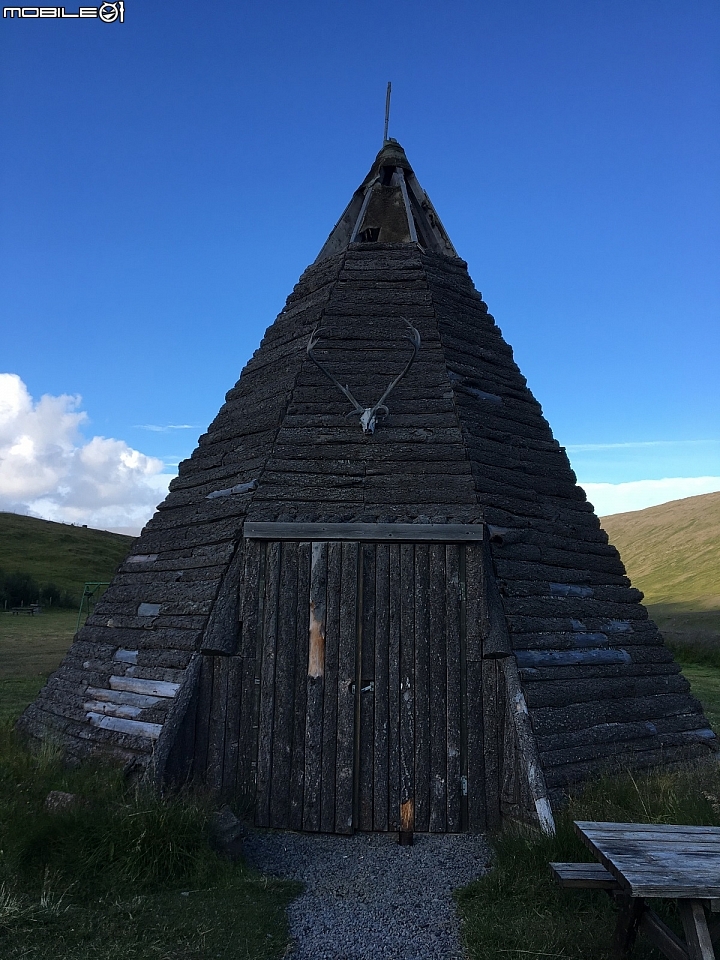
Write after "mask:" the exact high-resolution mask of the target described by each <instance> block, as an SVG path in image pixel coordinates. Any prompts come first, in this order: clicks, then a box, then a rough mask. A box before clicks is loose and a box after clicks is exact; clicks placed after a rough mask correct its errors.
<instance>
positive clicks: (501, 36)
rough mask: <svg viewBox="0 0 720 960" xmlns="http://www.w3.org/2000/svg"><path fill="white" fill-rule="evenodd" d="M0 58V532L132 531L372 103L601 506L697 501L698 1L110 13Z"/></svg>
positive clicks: (130, 9) (219, 396)
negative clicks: (1, 527)
mask: <svg viewBox="0 0 720 960" xmlns="http://www.w3.org/2000/svg"><path fill="white" fill-rule="evenodd" d="M67 10H68V12H71V11H75V10H77V7H74V6H68V7H67ZM0 43H1V50H0V55H1V59H0V82H1V84H2V97H1V101H2V107H1V109H2V130H3V137H2V146H0V162H1V163H2V169H3V171H4V174H3V178H2V187H1V188H0V203H1V205H2V206H1V209H2V234H1V238H0V254H1V257H0V263H1V266H0V284H1V285H2V290H3V297H2V304H0V311H1V313H0V318H1V319H0V325H1V330H2V354H1V355H0V373H4V374H7V375H10V376H9V377H5V378H4V380H2V381H1V382H0V387H2V384H3V383H4V385H5V386H4V390H5V393H4V394H3V392H2V389H0V509H15V510H18V511H20V512H23V511H29V512H34V513H38V514H41V515H46V516H50V517H51V518H53V519H66V520H72V521H74V522H88V521H89V522H90V523H91V525H98V526H102V525H105V526H113V527H122V526H128V527H133V526H137V525H138V524H140V523H141V521H142V519H143V516H144V514H143V511H145V514H148V511H149V510H151V509H152V503H154V502H157V500H159V499H161V494H162V489H163V487H164V485H165V484H166V482H167V478H168V476H169V475H170V474H172V472H173V471H174V469H175V466H174V465H175V464H176V463H177V461H178V460H180V459H182V458H183V457H186V456H188V455H189V453H190V452H191V451H192V449H193V448H194V446H195V442H196V439H197V436H198V434H199V433H201V432H202V431H203V430H204V429H205V427H206V426H207V424H208V423H209V422H210V420H211V419H212V418H213V416H214V415H215V413H216V412H217V410H218V408H219V406H220V404H221V403H222V401H223V398H224V394H225V392H226V391H227V390H228V389H229V388H230V387H231V386H232V385H233V384H234V382H235V381H236V379H237V377H238V375H239V372H240V370H241V369H242V367H243V365H244V363H245V362H246V361H247V359H248V357H249V356H250V354H251V353H252V351H253V350H254V349H255V348H256V346H257V344H258V343H259V340H260V338H261V336H262V333H263V331H264V329H265V328H266V326H267V325H268V324H269V323H271V322H272V320H273V319H274V318H275V316H276V315H277V313H278V312H279V310H280V309H281V308H282V305H283V303H284V301H285V298H286V296H287V295H288V294H289V293H290V291H291V290H292V287H293V285H294V283H295V282H296V280H297V278H298V277H299V275H300V273H301V272H302V271H303V269H304V268H305V267H306V266H307V265H308V264H309V263H310V262H311V261H312V260H313V259H314V258H315V256H316V254H317V252H318V250H319V249H320V247H321V246H322V244H323V242H324V240H325V238H326V236H327V234H328V233H329V232H330V230H331V228H332V226H333V225H334V223H335V221H336V220H337V218H338V216H339V215H340V213H341V212H342V210H343V208H344V206H345V204H346V203H347V201H348V200H349V198H350V195H351V194H352V192H353V190H354V189H355V188H356V187H357V186H358V184H359V183H360V181H361V180H362V178H363V177H364V175H365V173H366V171H367V169H368V167H369V166H370V164H371V162H372V160H373V158H374V156H375V153H376V152H377V150H378V149H379V147H380V146H381V140H382V124H383V110H384V99H385V86H386V83H387V81H388V80H392V83H393V105H392V116H391V124H390V134H391V135H392V136H394V137H396V138H397V139H398V140H400V142H401V143H402V144H403V146H404V147H405V149H406V151H407V153H408V156H409V158H410V161H411V163H412V164H413V166H414V168H415V171H416V173H417V175H418V177H419V179H420V182H421V183H422V185H423V186H424V188H425V189H426V190H427V191H428V193H429V195H430V196H431V198H432V200H433V203H434V205H435V207H436V208H437V210H438V212H439V214H440V216H441V217H442V219H443V222H444V224H445V226H446V228H447V229H448V232H449V234H450V236H451V238H452V240H453V243H454V245H455V247H456V249H457V250H458V252H459V253H460V255H461V256H462V257H464V258H465V259H466V260H467V261H468V264H469V269H470V273H471V275H472V277H473V279H474V281H475V284H476V286H477V287H478V289H479V290H481V291H482V293H483V295H484V297H485V299H486V300H487V302H488V304H489V306H490V310H491V312H492V313H493V315H494V316H495V317H496V319H497V322H498V323H499V325H500V327H501V328H502V330H503V332H504V334H505V336H506V338H507V340H508V341H509V342H510V343H511V344H512V346H513V347H514V350H515V356H516V360H517V362H518V363H519V365H520V368H521V369H522V371H523V373H524V374H525V375H526V376H527V378H528V382H529V385H530V387H531V389H532V390H533V392H534V393H535V395H536V396H537V398H538V399H539V400H540V402H541V403H542V405H543V407H544V410H545V413H546V416H547V417H548V419H549V421H550V423H551V425H552V427H553V430H554V432H555V435H556V437H557V438H558V439H559V441H560V442H561V443H562V444H564V445H566V446H567V448H568V451H569V454H570V457H571V460H572V462H573V465H574V466H575V469H576V472H577V474H578V477H579V479H580V480H581V482H583V484H584V485H586V487H587V489H588V492H589V495H590V499H591V500H593V502H595V503H596V506H597V507H598V510H599V512H601V513H603V512H604V513H607V512H612V511H614V510H616V509H625V508H627V509H631V508H636V507H637V506H645V505H647V504H648V503H649V502H657V500H658V497H661V499H662V498H664V499H672V498H674V497H676V496H682V495H688V491H689V492H690V493H698V492H704V490H706V489H720V416H719V411H720V387H719V386H718V384H719V383H720V377H718V374H717V367H718V346H719V340H720V336H719V334H718V306H719V305H720V281H719V279H718V276H719V274H718V261H719V258H718V253H719V252H720V251H719V248H720V226H719V225H720V209H719V207H720V203H719V193H720V191H719V189H718V186H719V184H718V170H719V169H720V163H719V161H720V137H719V136H718V134H719V127H718V106H719V103H720V57H719V56H718V50H719V49H720V6H718V4H717V2H716V0H712V2H711V0H675V2H669V0H622V2H618V0H569V2H568V0H496V2H493V3H482V2H452V0H451V2H447V0H446V2H443V3H440V2H433V3H429V2H421V0H414V2H395V0H385V2H383V3H377V2H374V0H365V2H362V3H360V2H355V0H344V2H337V0H335V2H329V0H328V2H306V3H303V4H291V3H268V4H265V5H260V4H250V3H245V2H241V3H234V4H219V3H214V2H210V3H205V4H200V3H194V4H190V3H188V2H185V0H178V2H175V3H173V4H167V3H159V2H157V0H125V19H124V22H123V23H119V22H116V23H113V24H105V23H102V22H101V21H100V20H97V19H96V20H90V19H88V20H73V19H65V20H51V19H45V20H30V19H23V20H18V19H13V20H10V19H8V18H4V19H3V20H2V23H1V24H0ZM43 395H47V402H46V403H45V405H44V406H42V407H38V405H37V404H38V402H39V401H40V398H41V397H42V396H43ZM3 397H4V400H3ZM53 398H54V400H53ZM71 398H73V399H71ZM78 398H81V399H78ZM3 410H4V411H5V412H4V414H3ZM3 416H4V421H3ZM53 418H54V419H53ZM73 418H74V419H73ZM3 424H4V426H3ZM3 431H4V432H3ZM101 441H103V442H101ZM91 444H94V446H91ZM18 464H19V466H18ZM42 478H44V479H42ZM699 478H709V479H707V480H705V481H703V482H702V483H700V485H699V486H698V479H699ZM41 479H42V482H41ZM684 480H692V481H694V483H689V484H688V483H685V485H684V486H683V485H682V484H680V485H678V482H677V481H684ZM650 481H652V483H651V484H650V485H648V482H650ZM660 481H663V483H664V486H663V485H662V484H660V485H658V483H659V482H660ZM667 481H673V484H669V483H668V482H667ZM638 483H641V484H642V483H645V486H644V487H641V488H638V486H637V484H638ZM626 484H634V485H635V486H634V487H632V489H631V488H629V487H626V486H623V485H626ZM653 484H654V485H653ZM603 485H604V486H603ZM608 485H612V487H611V488H610V487H608ZM625 493H627V494H628V496H625V498H624V499H623V496H624V494H625ZM630 494H632V496H630ZM613 497H614V499H613ZM648 497H649V498H650V499H648ZM638 498H639V499H638ZM643 498H644V499H643ZM653 498H654V499H653ZM148 515H149V514H148Z"/></svg>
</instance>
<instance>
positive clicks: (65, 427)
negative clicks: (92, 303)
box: [0, 373, 172, 532]
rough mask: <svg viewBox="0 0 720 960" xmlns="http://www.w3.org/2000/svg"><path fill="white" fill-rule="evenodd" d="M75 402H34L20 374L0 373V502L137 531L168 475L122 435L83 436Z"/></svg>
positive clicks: (46, 399) (20, 510)
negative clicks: (116, 436) (113, 437)
mask: <svg viewBox="0 0 720 960" xmlns="http://www.w3.org/2000/svg"><path fill="white" fill-rule="evenodd" d="M79 406H80V397H78V396H68V395H66V394H63V395H62V396H59V397H53V396H48V395H46V396H43V397H41V398H40V400H38V401H37V402H34V401H33V398H32V397H31V396H30V394H29V392H28V389H27V387H26V386H25V384H24V383H23V381H22V380H21V379H20V377H18V376H17V375H16V374H13V373H3V374H0V510H8V511H12V512H15V513H27V514H30V515H32V516H37V517H43V518H44V519H46V520H58V521H61V522H63V523H86V524H87V525H88V526H91V527H101V528H106V529H107V528H118V527H122V528H131V529H132V530H133V531H135V532H137V531H139V529H140V528H141V527H142V526H143V525H144V524H145V523H146V522H147V520H148V519H149V518H150V517H151V516H152V514H153V512H154V509H155V506H156V505H157V504H158V503H159V502H160V501H161V500H162V499H163V498H164V496H165V494H166V493H167V485H168V483H169V481H170V480H171V479H172V478H171V476H169V475H168V474H162V473H161V471H162V469H163V466H164V464H163V462H162V460H158V459H157V458H155V457H147V456H145V454H143V453H140V452H139V451H138V450H133V449H132V447H129V446H128V445H127V443H125V441H124V440H113V439H108V438H105V437H93V438H92V439H91V440H86V439H85V438H84V437H83V436H82V434H81V433H80V426H81V425H82V424H83V423H85V422H86V421H87V419H88V418H87V414H86V413H85V412H84V411H82V410H80V409H79Z"/></svg>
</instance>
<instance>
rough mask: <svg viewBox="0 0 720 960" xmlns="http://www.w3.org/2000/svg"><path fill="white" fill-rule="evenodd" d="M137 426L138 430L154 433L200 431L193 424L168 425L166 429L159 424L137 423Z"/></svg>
mask: <svg viewBox="0 0 720 960" xmlns="http://www.w3.org/2000/svg"><path fill="white" fill-rule="evenodd" d="M135 426H136V428H137V429H138V430H151V431H152V432H153V433H170V431H171V430H197V429H198V428H197V427H196V426H194V425H193V424H192V423H166V424H165V426H164V427H163V426H160V425H159V424H157V423H137V424H135Z"/></svg>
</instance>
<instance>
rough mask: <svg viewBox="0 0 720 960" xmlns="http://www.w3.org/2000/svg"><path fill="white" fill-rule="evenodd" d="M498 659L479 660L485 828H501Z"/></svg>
mask: <svg viewBox="0 0 720 960" xmlns="http://www.w3.org/2000/svg"><path fill="white" fill-rule="evenodd" d="M498 674H499V667H498V661H497V660H483V661H482V710H483V725H482V729H483V743H484V767H485V817H486V821H487V829H489V830H495V829H497V827H499V826H500V760H501V757H500V733H501V726H502V724H501V719H502V715H503V713H504V702H503V703H502V707H503V712H502V713H501V712H500V706H501V700H500V697H501V690H500V684H499V677H498Z"/></svg>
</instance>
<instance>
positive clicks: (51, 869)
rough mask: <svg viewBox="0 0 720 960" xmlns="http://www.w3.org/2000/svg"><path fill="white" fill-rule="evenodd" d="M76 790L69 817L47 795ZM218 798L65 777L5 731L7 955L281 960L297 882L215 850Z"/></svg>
mask: <svg viewBox="0 0 720 960" xmlns="http://www.w3.org/2000/svg"><path fill="white" fill-rule="evenodd" d="M54 790H59V791H63V792H66V793H71V794H73V795H74V797H75V798H76V803H75V805H74V806H72V807H71V808H69V809H65V810H64V811H62V812H54V813H53V812H51V811H49V810H48V809H47V808H46V806H45V801H46V798H47V796H48V793H50V792H51V791H54ZM212 809H213V805H212V801H211V798H210V797H209V796H208V795H204V794H202V793H199V792H190V791H188V792H186V793H183V794H180V795H178V796H176V797H174V798H172V799H171V800H165V799H163V798H161V797H159V796H158V795H157V794H156V793H155V792H153V791H152V790H151V789H150V788H148V787H146V786H143V785H138V784H130V783H128V782H127V781H126V780H125V779H124V777H123V773H122V770H121V769H119V768H118V767H115V766H111V765H108V764H99V763H95V764H92V763H85V764H83V765H82V766H81V767H79V768H77V769H68V768H67V767H66V766H64V764H63V762H62V756H61V753H60V751H59V750H58V749H57V748H56V747H54V746H52V745H48V744H43V745H42V746H41V747H40V749H39V750H37V751H36V752H29V751H27V750H26V749H25V748H24V746H23V744H22V743H21V742H20V740H19V738H18V737H17V735H16V734H15V732H14V730H13V729H12V727H11V726H10V725H9V724H4V725H1V726H0V955H1V956H2V957H3V958H8V960H14V958H18V960H19V958H20V957H28V956H31V957H36V958H44V957H47V958H52V960H91V958H92V960H134V958H137V960H144V958H148V960H150V958H155V960H157V958H166V960H200V958H205V957H208V956H212V957H218V958H226V960H230V958H233V960H235V958H237V957H247V958H263V960H264V958H273V957H274V958H277V957H280V956H281V955H282V954H283V952H284V950H285V947H286V945H287V921H286V918H285V908H286V906H287V903H288V902H289V901H290V900H291V899H292V898H293V897H294V896H296V895H297V892H298V885H297V884H294V883H288V882H286V881H282V880H274V879H269V878H266V877H260V876H259V875H258V874H256V873H255V872H254V871H252V870H249V869H248V868H246V867H245V866H244V865H243V864H242V863H231V862H229V861H228V860H225V859H223V858H222V857H220V856H219V855H218V854H217V853H216V852H215V851H214V850H213V849H212V847H211V845H210V842H209V821H210V815H211V812H212Z"/></svg>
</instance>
